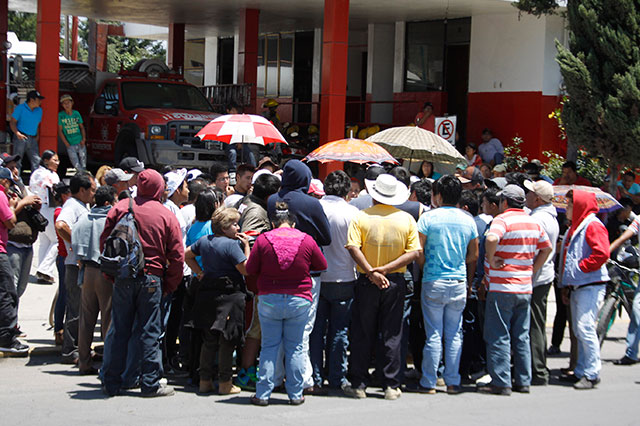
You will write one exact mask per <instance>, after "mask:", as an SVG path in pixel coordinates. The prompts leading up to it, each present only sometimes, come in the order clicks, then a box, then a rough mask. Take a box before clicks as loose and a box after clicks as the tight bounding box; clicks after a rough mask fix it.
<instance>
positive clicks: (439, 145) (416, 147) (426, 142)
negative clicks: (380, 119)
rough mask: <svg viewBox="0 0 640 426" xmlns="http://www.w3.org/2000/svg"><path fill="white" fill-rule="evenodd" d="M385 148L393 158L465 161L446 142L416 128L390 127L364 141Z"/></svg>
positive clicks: (442, 161)
mask: <svg viewBox="0 0 640 426" xmlns="http://www.w3.org/2000/svg"><path fill="white" fill-rule="evenodd" d="M366 140H367V141H369V142H375V143H377V144H378V145H381V146H382V147H384V148H386V150H387V151H389V153H390V154H391V155H393V156H394V157H395V158H406V159H409V160H427V161H433V162H438V163H458V162H462V161H464V162H465V163H466V159H465V158H464V156H463V155H462V154H460V153H459V152H458V151H457V150H456V149H455V148H454V147H453V146H452V145H451V144H450V143H449V142H448V141H446V140H445V139H442V138H441V137H440V136H438V135H436V134H435V133H432V132H430V131H428V130H424V129H421V128H420V127H417V126H404V127H391V128H389V129H386V130H383V131H381V132H378V133H376V134H375V135H373V136H370V137H368V138H367V139H366Z"/></svg>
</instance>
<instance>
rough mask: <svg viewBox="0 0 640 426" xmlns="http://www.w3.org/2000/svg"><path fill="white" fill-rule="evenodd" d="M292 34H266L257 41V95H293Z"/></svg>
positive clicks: (272, 96)
mask: <svg viewBox="0 0 640 426" xmlns="http://www.w3.org/2000/svg"><path fill="white" fill-rule="evenodd" d="M293 50H294V34H293V33H281V34H266V35H263V36H261V37H260V41H259V43H258V79H257V85H258V87H257V92H258V97H263V98H264V97H266V98H282V97H291V96H293Z"/></svg>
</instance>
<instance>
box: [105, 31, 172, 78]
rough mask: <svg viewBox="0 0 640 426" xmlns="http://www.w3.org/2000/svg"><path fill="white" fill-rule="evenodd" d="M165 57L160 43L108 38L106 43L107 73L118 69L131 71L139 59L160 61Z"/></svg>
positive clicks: (135, 39) (114, 37) (125, 38)
mask: <svg viewBox="0 0 640 426" xmlns="http://www.w3.org/2000/svg"><path fill="white" fill-rule="evenodd" d="M165 57H166V52H165V49H164V46H163V45H162V42H159V41H153V40H145V39H137V38H128V37H116V36H109V37H108V43H107V71H109V72H118V71H119V70H120V67H122V68H123V69H131V67H133V65H134V64H135V63H136V62H138V61H139V60H140V59H160V60H163V61H164V59H165Z"/></svg>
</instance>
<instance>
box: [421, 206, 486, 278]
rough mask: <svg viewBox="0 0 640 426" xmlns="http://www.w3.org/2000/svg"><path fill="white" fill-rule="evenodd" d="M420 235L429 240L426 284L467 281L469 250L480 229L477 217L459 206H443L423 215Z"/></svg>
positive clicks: (425, 251)
mask: <svg viewBox="0 0 640 426" xmlns="http://www.w3.org/2000/svg"><path fill="white" fill-rule="evenodd" d="M418 232H419V233H421V234H423V235H425V236H426V237H427V243H426V245H425V248H424V257H425V264H424V275H423V279H422V281H423V282H427V281H435V280H439V279H450V280H465V279H466V278H467V265H466V262H465V260H466V257H467V247H468V246H469V243H470V242H471V240H473V239H474V238H478V230H477V228H476V224H475V222H474V221H473V218H472V217H471V216H470V215H468V214H467V213H465V212H463V211H462V210H460V209H458V208H456V207H440V208H437V209H435V210H429V211H428V212H426V213H424V214H423V215H422V216H420V220H419V221H418Z"/></svg>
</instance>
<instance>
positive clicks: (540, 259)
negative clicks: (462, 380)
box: [478, 185, 551, 395]
mask: <svg viewBox="0 0 640 426" xmlns="http://www.w3.org/2000/svg"><path fill="white" fill-rule="evenodd" d="M498 195H499V196H500V211H501V212H502V213H501V214H500V215H498V216H497V217H496V218H495V219H494V220H493V222H492V223H491V228H490V229H489V232H488V234H487V238H486V243H485V248H486V256H487V261H488V263H489V275H488V283H489V294H488V295H487V302H486V308H485V309H486V310H485V325H484V339H485V341H486V343H487V366H488V369H489V374H490V375H491V383H490V384H489V385H487V386H482V387H480V388H479V389H478V390H479V391H480V392H485V393H493V394H498V395H511V388H512V381H511V362H510V358H511V356H510V353H511V348H512V347H513V355H514V360H513V361H514V362H513V363H514V367H515V369H514V378H513V390H515V391H516V392H522V393H529V386H530V383H531V348H530V346H529V323H530V309H531V308H530V303H531V292H532V277H533V274H534V273H536V272H537V271H538V270H539V269H540V268H541V267H542V266H543V265H544V262H545V261H546V260H547V257H548V256H549V254H550V253H551V243H550V242H549V238H548V237H547V234H546V233H545V232H544V230H543V229H542V227H541V226H540V225H539V224H538V223H537V222H536V221H535V219H533V218H531V216H529V215H528V214H527V213H525V211H524V210H523V207H524V204H525V193H524V190H523V189H522V188H521V187H519V186H517V185H507V186H506V187H505V188H504V189H503V190H502V191H501V192H499V193H498ZM511 339H514V342H513V344H512V343H511Z"/></svg>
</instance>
